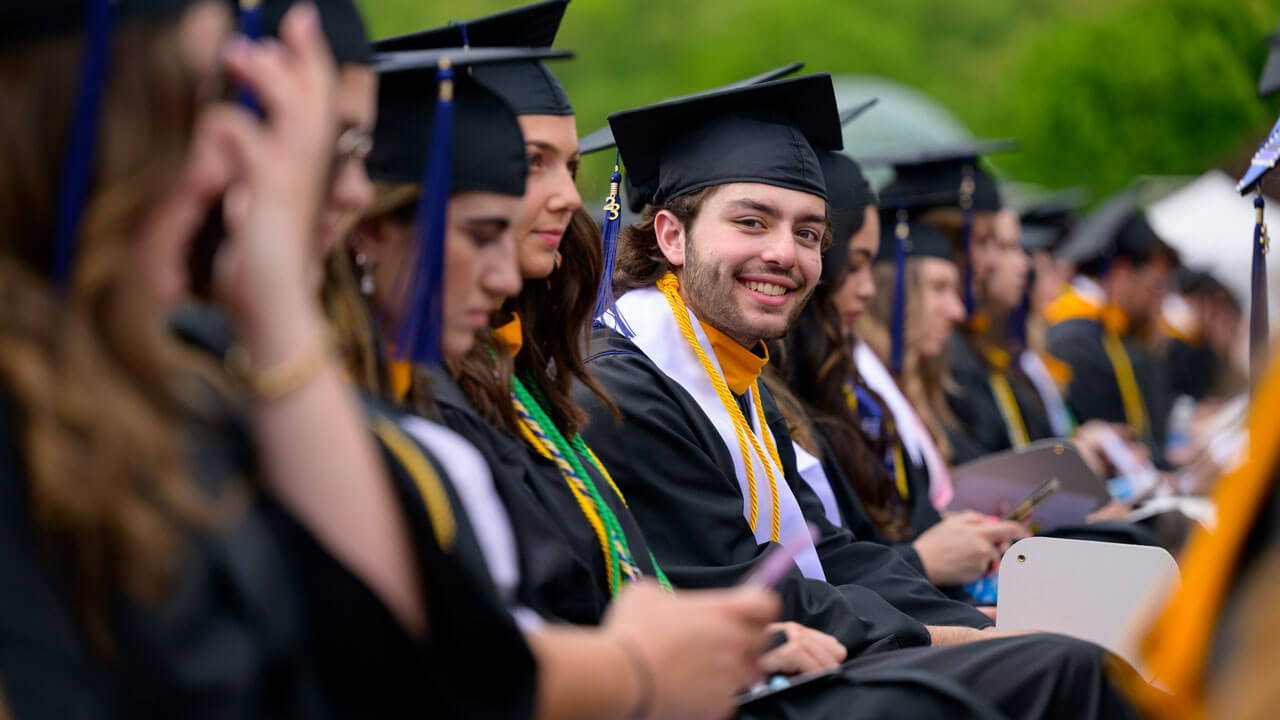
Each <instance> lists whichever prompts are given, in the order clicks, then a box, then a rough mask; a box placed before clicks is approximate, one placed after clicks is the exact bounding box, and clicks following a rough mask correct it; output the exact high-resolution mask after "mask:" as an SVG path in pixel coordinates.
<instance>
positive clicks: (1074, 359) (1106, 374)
mask: <svg viewBox="0 0 1280 720" xmlns="http://www.w3.org/2000/svg"><path fill="white" fill-rule="evenodd" d="M1102 337H1103V329H1102V325H1101V324H1100V323H1097V322H1095V321H1093V320H1090V319H1087V318H1072V319H1069V320H1064V321H1062V322H1060V323H1057V324H1055V325H1053V326H1052V327H1050V328H1049V352H1050V353H1051V354H1052V355H1053V356H1054V357H1056V358H1058V359H1059V360H1062V361H1063V362H1065V363H1067V364H1068V365H1070V366H1071V371H1072V375H1071V382H1070V384H1069V385H1068V386H1067V391H1066V394H1065V399H1066V401H1067V405H1068V406H1069V407H1070V408H1071V412H1072V413H1073V414H1074V415H1075V417H1076V419H1077V420H1078V421H1079V422H1081V423H1083V422H1085V421H1087V420H1094V419H1099V420H1105V421H1107V422H1112V423H1125V422H1126V420H1127V418H1126V417H1125V414H1124V400H1123V399H1122V398H1121V395H1120V386H1119V384H1118V382H1117V381H1116V373H1115V369H1114V368H1113V367H1112V366H1111V359H1110V358H1109V357H1108V355H1107V351H1106V349H1105V348H1104V347H1103V345H1102ZM1122 342H1123V344H1124V349H1125V351H1126V353H1127V354H1128V356H1129V362H1130V363H1131V364H1132V365H1133V374H1134V377H1135V378H1136V380H1137V383H1138V389H1139V391H1140V392H1141V393H1142V397H1143V400H1144V401H1145V403H1146V410H1147V420H1148V423H1147V424H1148V427H1147V432H1146V433H1145V435H1144V437H1143V438H1142V441H1143V442H1144V443H1145V444H1146V445H1147V446H1148V447H1149V448H1150V449H1151V452H1152V457H1153V458H1155V460H1156V463H1157V464H1158V465H1161V466H1163V465H1164V438H1165V423H1166V419H1167V418H1166V416H1167V414H1168V411H1169V404H1170V400H1169V397H1168V383H1167V381H1166V378H1165V374H1164V368H1163V367H1162V364H1161V363H1159V362H1158V361H1157V360H1156V358H1154V357H1153V356H1152V355H1151V353H1149V352H1148V351H1147V350H1146V349H1144V348H1143V347H1141V346H1140V345H1139V343H1138V342H1137V341H1136V340H1134V339H1133V338H1129V337H1125V338H1123V339H1122Z"/></svg>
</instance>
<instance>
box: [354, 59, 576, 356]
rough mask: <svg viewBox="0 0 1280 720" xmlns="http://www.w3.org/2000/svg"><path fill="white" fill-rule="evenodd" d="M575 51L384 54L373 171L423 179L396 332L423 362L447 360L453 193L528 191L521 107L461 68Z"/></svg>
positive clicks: (384, 176) (400, 351) (399, 347)
mask: <svg viewBox="0 0 1280 720" xmlns="http://www.w3.org/2000/svg"><path fill="white" fill-rule="evenodd" d="M567 55H568V53H566V52H563V51H556V50H550V49H542V50H538V49H533V48H505V49H504V48H484V49H481V50H475V51H471V50H467V49H465V48H449V49H444V50H427V51H415V52H405V53H383V54H379V55H378V56H376V58H375V68H377V70H378V72H379V75H380V88H379V92H378V124H377V126H376V127H375V129H374V147H373V152H372V153H371V154H370V156H369V159H368V168H369V175H370V177H372V178H374V179H375V180H382V181H386V182H418V183H420V184H421V186H422V192H421V193H420V194H419V199H418V207H417V211H416V213H415V216H414V220H415V235H416V236H417V237H418V242H417V243H416V245H415V249H416V256H415V259H414V261H413V262H412V263H409V264H407V265H406V272H407V273H408V282H407V284H406V287H407V292H406V295H405V306H404V312H403V313H402V314H401V317H403V318H404V319H403V321H402V323H401V326H400V327H399V328H398V329H397V332H396V342H395V349H396V353H397V355H399V356H400V357H402V358H404V359H407V360H409V361H411V362H416V363H435V362H439V361H440V360H441V356H440V352H441V349H440V329H441V317H442V312H443V297H442V294H441V293H442V288H443V280H444V277H443V276H444V235H445V232H444V228H445V211H446V208H447V205H448V201H449V196H450V194H452V193H454V192H457V191H462V190H476V191H484V192H493V193H499V194H502V195H509V196H514V197H519V196H521V195H523V194H524V186H525V176H526V171H527V169H526V161H525V154H524V137H523V135H521V133H520V124H519V122H518V121H517V120H516V115H515V111H514V110H513V109H512V108H511V107H510V106H509V105H507V104H506V102H505V101H504V100H503V99H502V98H501V97H500V96H499V95H498V94H497V93H495V92H494V91H492V90H490V89H488V88H487V87H486V86H484V85H482V84H481V83H479V82H478V81H476V80H475V79H474V78H473V77H471V75H470V74H468V73H467V72H465V71H464V72H457V70H458V68H460V67H464V68H465V67H470V66H473V65H481V64H490V63H501V62H526V63H527V62H528V61H529V59H530V58H547V57H564V56H567ZM424 168H425V169H424Z"/></svg>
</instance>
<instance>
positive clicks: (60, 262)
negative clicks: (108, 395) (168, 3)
mask: <svg viewBox="0 0 1280 720" xmlns="http://www.w3.org/2000/svg"><path fill="white" fill-rule="evenodd" d="M88 5H89V14H88V18H87V24H86V30H85V40H84V57H83V59H82V60H81V64H80V91H79V94H78V95H77V96H76V105H75V116H74V117H73V118H72V121H71V131H70V134H69V135H68V137H67V146H66V153H67V155H66V159H65V161H64V162H65V164H64V165H63V168H62V183H61V185H60V186H59V189H58V224H57V226H56V230H55V232H56V235H55V236H54V243H53V267H52V268H51V270H52V273H53V282H54V285H55V286H57V287H58V288H60V289H65V288H66V287H67V285H68V284H69V283H70V281H71V273H72V268H73V267H74V265H75V255H76V238H77V237H78V236H79V234H80V221H81V218H82V215H83V212H84V204H85V200H87V199H88V196H89V185H90V184H91V182H92V180H93V168H94V160H95V159H96V157H95V156H96V155H97V147H98V109H99V108H100V107H101V105H102V92H103V88H104V87H105V86H106V80H107V73H108V70H109V66H110V64H111V26H112V24H113V22H114V20H115V3H114V2H112V0H88Z"/></svg>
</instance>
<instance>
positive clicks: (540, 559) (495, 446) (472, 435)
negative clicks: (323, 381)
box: [432, 373, 609, 625]
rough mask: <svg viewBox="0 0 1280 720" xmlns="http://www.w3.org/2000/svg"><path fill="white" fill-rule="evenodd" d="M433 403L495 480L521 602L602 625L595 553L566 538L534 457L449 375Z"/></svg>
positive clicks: (550, 614) (436, 388) (438, 379)
mask: <svg viewBox="0 0 1280 720" xmlns="http://www.w3.org/2000/svg"><path fill="white" fill-rule="evenodd" d="M432 397H433V398H434V399H435V401H436V410H437V412H438V413H439V417H440V421H441V422H442V423H444V425H445V426H446V427H448V428H449V429H450V430H453V431H454V432H456V433H458V434H459V435H461V436H462V437H464V438H466V439H467V440H468V441H469V442H470V443H471V444H472V445H473V446H475V448H476V449H477V450H478V451H479V452H480V454H481V455H482V456H483V457H484V459H485V462H486V464H488V465H489V470H490V472H491V473H492V474H493V481H494V485H495V487H496V488H497V491H498V496H499V497H500V498H501V500H502V503H503V505H504V506H505V507H506V509H507V514H508V516H509V517H510V518H511V525H512V532H513V533H514V534H515V536H516V540H517V543H516V544H517V551H518V554H519V562H520V588H519V598H520V601H521V602H522V603H524V604H525V605H527V606H528V607H530V608H532V609H533V610H535V611H537V612H538V613H539V614H540V615H542V616H543V617H547V618H555V619H558V620H563V621H565V622H569V623H573V624H575V625H596V624H599V622H600V620H601V618H602V617H603V614H604V609H605V607H606V606H607V605H608V602H609V597H608V585H607V581H606V580H605V579H604V577H603V575H600V576H599V577H597V576H596V571H595V560H596V558H594V557H592V555H591V552H592V551H593V550H594V548H591V547H583V546H581V545H579V544H576V543H575V542H574V541H573V540H572V539H571V538H570V536H569V533H568V532H567V529H568V527H569V526H570V524H571V523H572V522H573V521H574V520H573V519H565V520H563V521H561V522H557V520H556V515H555V514H554V513H553V512H549V511H548V508H547V506H546V505H544V503H543V500H542V498H540V497H539V495H538V493H537V490H536V488H538V487H540V485H541V483H542V482H543V481H542V480H540V479H539V478H538V477H536V475H537V474H538V472H540V470H539V469H538V468H537V467H536V464H535V462H534V460H533V458H531V457H530V451H529V450H527V449H526V447H525V445H524V443H523V442H522V441H520V440H518V439H516V438H514V437H512V436H511V435H509V434H507V433H505V432H503V431H502V430H499V429H497V428H495V427H493V426H492V425H490V424H489V423H488V421H486V420H485V419H484V418H483V417H481V416H480V414H479V413H478V412H476V411H475V410H474V409H473V408H472V407H471V405H470V404H469V403H468V402H467V400H466V397H465V396H464V395H463V394H462V392H461V390H459V389H458V388H457V386H456V385H454V384H453V381H452V380H451V379H450V378H449V377H448V376H447V375H444V374H443V373H433V374H432ZM551 470H552V471H553V472H556V474H557V475H558V474H559V473H558V471H555V468H554V467H553V468H551ZM574 512H578V513H579V516H580V515H581V513H580V512H579V511H578V510H577V509H576V508H574ZM584 522H585V521H584ZM595 554H596V556H599V554H600V553H599V551H598V550H596V551H595ZM600 564H601V565H603V561H600Z"/></svg>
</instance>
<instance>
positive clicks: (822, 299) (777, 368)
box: [765, 266, 911, 540]
mask: <svg viewBox="0 0 1280 720" xmlns="http://www.w3.org/2000/svg"><path fill="white" fill-rule="evenodd" d="M846 276H847V266H845V270H844V271H842V272H841V273H840V275H839V276H837V277H836V278H834V280H833V282H831V283H827V282H823V283H820V284H819V285H818V287H817V288H816V289H815V290H814V293H813V297H812V298H810V300H809V302H808V304H806V305H805V307H804V309H803V310H801V311H800V315H799V316H798V317H797V318H796V321H795V322H794V323H792V325H791V327H790V328H789V329H788V330H787V334H786V336H785V337H783V338H782V339H781V340H774V341H770V343H769V366H768V370H767V372H766V375H765V380H766V382H767V383H768V384H769V388H770V390H771V391H773V392H774V396H775V397H776V398H778V407H779V408H780V409H781V410H782V412H783V415H784V416H785V417H786V418H787V425H788V426H789V427H791V428H792V435H793V437H795V438H796V441H797V442H798V443H799V444H800V446H801V447H803V448H805V449H806V450H808V451H809V452H810V453H812V454H813V455H816V456H821V453H820V452H819V450H820V448H818V447H817V443H816V442H815V441H814V439H813V437H812V435H813V434H815V433H816V434H819V435H821V436H822V438H823V439H824V440H825V441H826V446H827V449H828V450H829V454H830V456H831V459H832V460H834V461H835V462H836V464H837V465H839V467H840V470H841V471H842V472H843V474H844V476H845V480H846V481H847V482H848V483H849V484H850V486H851V488H852V489H853V491H854V493H855V494H856V495H857V496H858V499H859V501H861V503H862V505H863V507H864V508H866V510H867V513H868V515H870V516H871V520H872V522H873V523H874V524H875V526H876V529H877V530H878V531H879V532H880V534H881V535H884V536H885V537H888V538H890V539H893V540H905V539H908V538H909V537H910V534H911V528H910V525H909V524H908V517H907V516H908V512H907V508H906V505H905V504H904V503H903V502H902V499H901V498H900V497H899V496H898V494H897V493H896V492H895V491H894V490H893V479H892V478H890V477H889V474H888V471H887V470H886V469H885V467H884V464H883V463H882V462H881V460H880V458H882V457H884V452H885V451H886V449H887V448H889V447H891V446H892V443H894V442H896V438H895V437H894V436H893V435H892V434H890V433H889V431H888V429H887V427H886V429H885V431H884V432H882V434H881V436H880V437H877V438H872V437H869V436H868V435H867V434H866V433H865V432H864V431H863V429H862V423H861V422H860V421H859V419H858V418H857V417H856V414H855V412H854V411H853V410H852V409H850V407H849V404H848V400H847V398H846V396H845V383H846V381H852V382H855V383H857V384H858V385H860V386H861V387H862V389H863V390H864V391H865V392H868V393H870V394H871V395H872V397H873V398H874V399H875V400H876V401H877V402H879V403H880V406H881V407H886V406H885V405H884V402H883V401H882V400H881V399H880V398H879V396H878V395H876V394H875V392H874V391H872V390H871V389H870V388H868V387H867V386H866V385H865V383H863V382H862V379H861V377H859V375H858V369H857V367H856V366H855V364H854V362H853V356H852V354H851V352H850V348H851V346H850V344H849V342H848V340H847V339H846V338H845V337H844V334H843V332H842V328H841V322H840V315H839V310H838V309H837V308H836V305H835V301H834V299H833V298H832V294H833V293H834V292H835V291H836V290H838V289H839V287H840V285H841V283H843V282H844V278H845V277H846ZM779 385H783V386H784V388H781V389H779V388H778V386H779ZM797 428H799V430H800V431H799V432H797V431H796V430H797ZM806 443H807V444H806Z"/></svg>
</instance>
